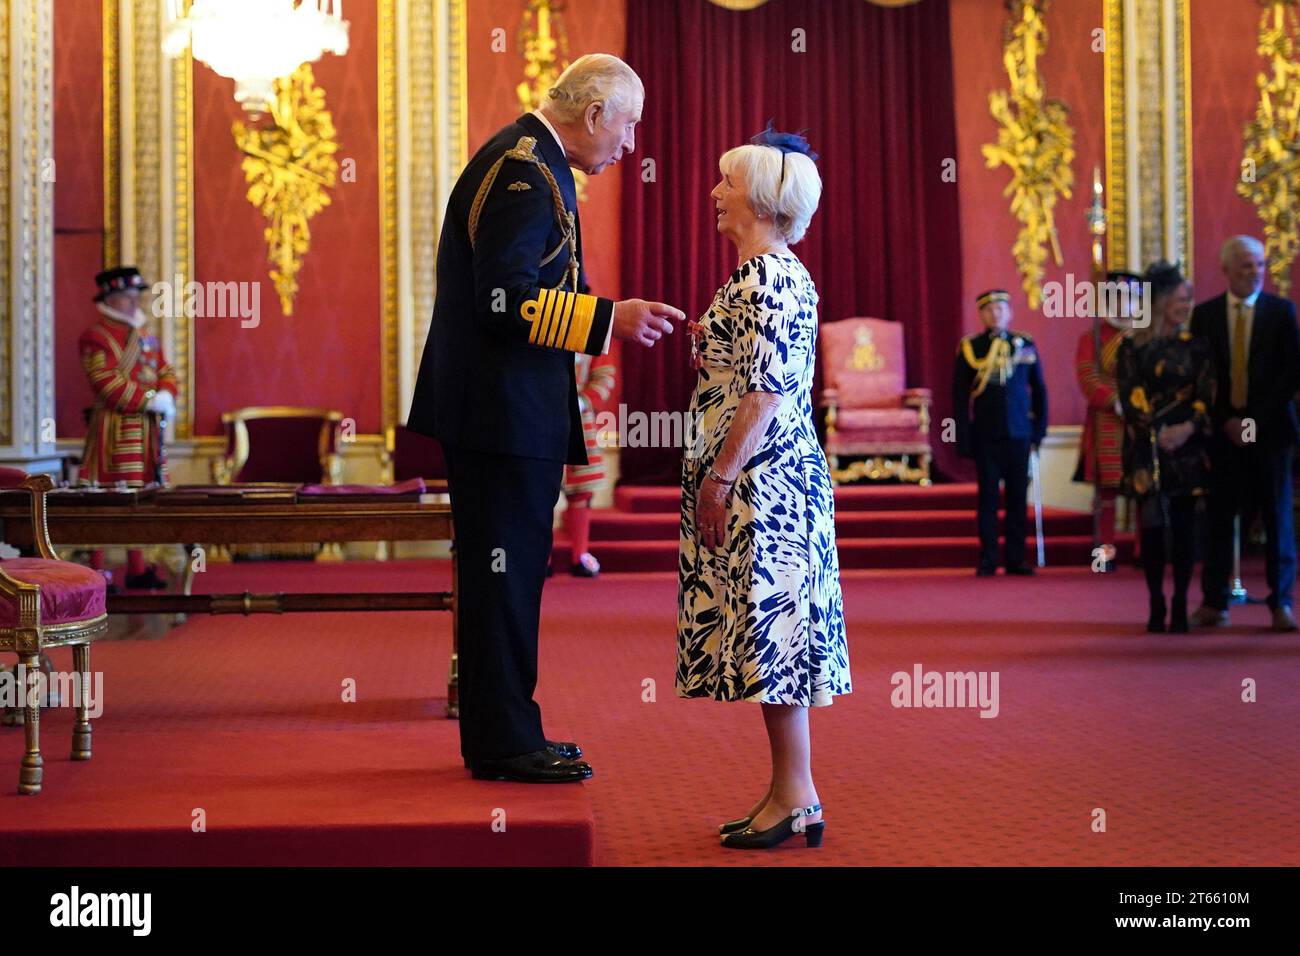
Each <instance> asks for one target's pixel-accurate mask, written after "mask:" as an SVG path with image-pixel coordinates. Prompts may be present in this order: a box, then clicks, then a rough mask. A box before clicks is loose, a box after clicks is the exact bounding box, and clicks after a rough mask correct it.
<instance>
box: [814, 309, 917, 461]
mask: <svg viewBox="0 0 1300 956" xmlns="http://www.w3.org/2000/svg"><path fill="white" fill-rule="evenodd" d="M818 336H819V339H820V345H819V350H820V353H821V362H822V384H823V389H822V401H821V404H822V406H823V407H824V408H825V409H826V448H825V450H826V457H827V459H828V461H829V463H830V468H831V480H832V481H833V482H835V483H837V484H838V483H840V482H846V481H857V480H859V479H862V478H867V479H870V480H872V481H879V480H881V479H885V478H897V479H898V480H900V481H905V482H916V483H918V484H921V485H928V484H930V459H931V446H930V401H931V395H930V390H929V389H928V388H908V387H907V383H906V374H905V371H904V370H905V365H904V355H905V353H904V351H903V327H902V325H900V324H899V323H897V322H887V321H885V320H883V319H861V318H857V319H844V320H842V321H839V322H827V323H825V324H823V325H822V327H821V329H820V330H819V333H818ZM848 459H854V460H852V461H847V460H848ZM846 461H847V463H846Z"/></svg>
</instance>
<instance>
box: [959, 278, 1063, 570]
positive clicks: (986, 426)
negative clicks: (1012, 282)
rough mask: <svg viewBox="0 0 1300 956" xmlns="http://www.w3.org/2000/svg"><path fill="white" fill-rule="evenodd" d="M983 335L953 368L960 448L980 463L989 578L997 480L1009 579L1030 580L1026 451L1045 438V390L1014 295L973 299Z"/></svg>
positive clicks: (983, 555) (966, 346) (994, 557)
mask: <svg viewBox="0 0 1300 956" xmlns="http://www.w3.org/2000/svg"><path fill="white" fill-rule="evenodd" d="M976 305H978V306H979V310H980V319H981V320H982V321H983V322H984V326H985V328H984V331H983V332H977V333H975V334H974V335H968V336H966V337H965V338H963V339H962V340H961V344H960V345H959V346H958V347H957V358H956V360H955V363H954V366H953V385H952V394H953V401H954V402H955V403H956V406H957V407H956V415H955V416H954V418H955V420H956V424H957V450H958V452H959V453H960V454H962V455H963V456H964V457H966V458H974V459H975V467H976V470H977V473H978V477H979V518H978V524H979V535H980V556H979V566H978V567H977V568H976V570H975V573H976V574H978V575H979V576H980V577H991V576H992V575H993V574H995V573H996V572H997V566H998V497H999V491H1000V488H999V483H1001V484H1002V485H1005V487H1006V538H1005V543H1004V545H1003V556H1004V559H1005V563H1006V569H1007V574H1021V575H1032V574H1033V573H1034V569H1033V568H1031V567H1030V566H1029V565H1027V564H1025V496H1026V491H1027V489H1028V484H1029V453H1030V451H1031V450H1032V449H1035V448H1037V447H1038V446H1039V444H1040V443H1041V442H1042V440H1043V436H1044V435H1045V434H1047V387H1046V385H1045V384H1044V382H1043V366H1042V363H1041V362H1039V360H1038V349H1037V348H1036V347H1035V345H1034V340H1033V339H1031V338H1030V337H1029V336H1028V335H1026V334H1025V333H1023V332H1013V331H1011V296H1010V295H1009V294H1008V293H1007V292H1006V291H1005V290H1004V289H990V290H989V291H988V292H985V293H983V294H982V295H981V296H979V298H978V299H976Z"/></svg>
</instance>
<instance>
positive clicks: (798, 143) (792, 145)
mask: <svg viewBox="0 0 1300 956" xmlns="http://www.w3.org/2000/svg"><path fill="white" fill-rule="evenodd" d="M804 132H806V130H800V131H799V132H798V133H783V132H781V131H780V130H778V129H777V128H776V127H775V125H774V122H773V120H768V121H767V128H766V129H764V130H763V132H761V133H759V134H758V135H756V136H754V137H753V138H752V139H751V140H750V143H752V144H753V145H755V146H771V147H774V148H775V149H779V150H780V151H781V182H782V184H784V183H785V155H786V153H803V155H805V156H807V157H808V158H809V159H811V160H812V161H813V162H814V163H815V162H817V154H816V153H814V152H813V151H812V147H811V146H809V145H808V140H807V139H805V138H804V137H803V135H802V134H803V133H804Z"/></svg>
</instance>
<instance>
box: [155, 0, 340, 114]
mask: <svg viewBox="0 0 1300 956" xmlns="http://www.w3.org/2000/svg"><path fill="white" fill-rule="evenodd" d="M168 13H169V14H170V16H169V17H168V20H169V24H168V27H167V33H166V36H165V37H164V38H163V52H164V53H165V54H167V55H168V56H170V57H176V56H180V55H181V54H182V53H184V52H185V48H186V47H187V46H190V45H192V46H193V50H194V58H195V59H196V60H200V61H202V62H204V63H206V64H207V65H208V66H210V67H211V68H212V70H213V72H215V73H217V74H218V75H220V76H226V77H229V78H230V79H232V80H234V81H235V100H236V101H237V102H238V103H239V104H240V105H241V106H243V108H244V109H245V110H247V111H248V112H250V113H254V114H259V113H263V112H266V111H267V110H269V109H270V105H271V103H272V102H273V100H274V99H275V81H276V80H277V79H279V78H280V77H285V76H289V75H290V74H291V73H293V72H294V70H296V69H298V67H300V66H302V65H303V64H304V63H312V62H315V61H316V60H319V59H320V58H321V55H322V54H324V53H335V54H343V53H346V52H347V51H348V23H347V21H346V20H344V19H343V0H194V2H193V3H192V4H191V5H190V9H189V12H188V13H186V12H185V9H184V0H168Z"/></svg>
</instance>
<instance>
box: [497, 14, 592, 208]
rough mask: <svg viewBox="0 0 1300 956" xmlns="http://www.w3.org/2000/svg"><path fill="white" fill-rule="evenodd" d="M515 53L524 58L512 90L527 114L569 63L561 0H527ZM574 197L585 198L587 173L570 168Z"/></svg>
mask: <svg viewBox="0 0 1300 956" xmlns="http://www.w3.org/2000/svg"><path fill="white" fill-rule="evenodd" d="M519 52H520V54H521V55H522V56H523V58H524V80H523V82H522V83H520V84H519V85H518V86H517V87H515V92H516V93H517V94H518V95H519V106H520V108H522V109H523V111H524V112H525V113H530V112H532V111H533V110H535V109H537V108H538V107H540V106H541V105H542V100H544V99H545V98H546V91H547V90H549V89H550V88H551V87H553V86H554V85H555V81H556V80H557V79H558V78H559V76H560V74H561V73H563V72H564V70H565V69H566V68H567V67H568V65H569V35H568V32H567V31H566V30H565V29H564V0H528V6H527V7H525V8H524V17H523V25H522V26H521V27H520V28H519ZM573 182H574V186H575V187H576V189H577V193H578V200H579V201H583V200H585V199H586V198H587V174H586V173H584V172H583V171H582V170H580V169H575V170H574V171H573Z"/></svg>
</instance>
